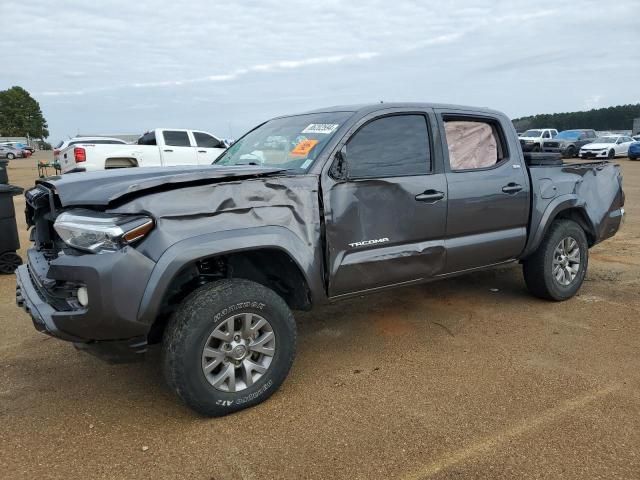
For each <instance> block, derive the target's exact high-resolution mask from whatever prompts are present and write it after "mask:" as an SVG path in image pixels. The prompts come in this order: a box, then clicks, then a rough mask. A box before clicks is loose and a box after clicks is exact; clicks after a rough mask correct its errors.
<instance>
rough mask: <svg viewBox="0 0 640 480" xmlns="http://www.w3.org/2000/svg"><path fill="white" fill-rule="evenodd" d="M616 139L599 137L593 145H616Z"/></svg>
mask: <svg viewBox="0 0 640 480" xmlns="http://www.w3.org/2000/svg"><path fill="white" fill-rule="evenodd" d="M616 140H618V137H600V138H598V139H597V140H596V141H595V142H593V143H616Z"/></svg>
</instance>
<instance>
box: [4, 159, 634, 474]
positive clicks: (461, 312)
mask: <svg viewBox="0 0 640 480" xmlns="http://www.w3.org/2000/svg"><path fill="white" fill-rule="evenodd" d="M50 155H51V154H50V153H49V154H48V155H46V154H45V153H44V152H43V153H39V154H38V156H36V157H35V159H38V158H48V156H50ZM35 159H34V158H33V157H32V158H30V159H27V160H14V161H12V162H11V164H10V166H9V175H10V178H11V181H12V183H15V184H18V185H21V186H24V187H26V186H30V185H32V184H33V180H34V178H35V177H36V169H35ZM619 163H620V164H621V165H622V167H623V169H624V175H625V182H624V187H625V191H626V194H627V205H626V210H627V212H628V215H627V221H626V224H625V226H624V227H623V230H622V231H621V232H620V233H619V234H618V235H617V236H616V237H614V238H613V239H612V240H609V241H606V242H604V243H603V244H601V245H599V246H597V247H595V248H594V249H593V250H592V251H591V259H590V267H589V272H588V274H587V281H586V282H585V284H584V286H583V288H582V290H581V292H580V294H579V296H577V297H576V298H574V299H572V300H570V301H568V302H564V303H548V302H544V301H541V300H537V299H535V298H533V297H531V296H530V295H529V294H528V293H527V291H526V290H525V286H524V281H523V280H522V276H521V271H520V268H519V267H518V266H517V265H514V266H512V267H508V268H501V269H498V270H493V271H488V272H482V273H476V274H472V275H469V276H467V277H461V278H458V279H455V280H447V281H443V282H439V283H432V284H427V285H422V286H417V287H410V288H405V289H401V290H397V291H394V292H391V293H386V294H380V295H375V296H373V297H363V298H361V299H356V300H352V301H345V302H342V303H339V304H336V305H333V306H330V307H327V308H323V309H320V310H316V311H314V312H313V313H312V314H304V315H303V314H298V315H297V319H298V324H299V330H300V343H299V348H298V356H297V359H296V362H295V363H294V366H293V369H292V371H291V374H290V376H289V379H288V380H287V381H286V382H285V384H284V385H283V387H282V388H281V389H280V391H279V392H278V393H276V394H275V395H274V396H273V397H272V398H271V400H269V401H267V402H266V403H263V404H261V405H259V406H257V407H255V408H253V409H250V410H245V411H243V412H241V413H238V414H235V415H232V416H229V417H225V418H222V419H203V418H200V417H198V416H196V415H195V414H193V413H192V412H191V411H190V410H188V409H187V408H186V407H183V406H182V405H180V404H179V403H177V401H176V400H175V399H174V398H173V397H172V394H171V393H170V392H169V391H168V390H167V389H166V387H165V386H164V383H163V379H162V377H161V375H160V371H159V368H158V362H159V355H158V352H157V351H154V352H152V353H151V354H150V355H148V356H147V358H146V360H145V362H144V363H139V364H133V365H119V366H113V365H108V364H105V363H102V362H101V361H100V360H97V359H95V358H93V357H91V356H88V355H86V354H84V353H81V352H77V351H76V350H74V348H73V347H72V346H71V345H69V344H66V343H63V342H60V341H57V340H54V339H50V338H49V337H47V336H45V335H42V334H39V333H37V332H36V331H35V330H34V328H33V327H32V325H31V321H30V320H29V318H28V316H27V315H26V314H25V313H24V312H22V310H20V309H18V307H16V306H15V303H14V289H15V278H14V277H13V276H3V277H0V472H1V473H0V477H4V478H7V479H9V478H10V479H21V478H24V479H33V478H65V479H71V478H83V479H84V478H110V479H111V478H196V479H207V480H209V479H216V480H222V479H263V478H292V479H294V478H295V479H301V478H321V479H329V478H350V479H359V478H362V479H371V478H399V479H421V478H484V479H486V478H510V479H511V478H551V479H557V478H575V479H585V478H589V479H594V478H607V479H609V478H636V479H637V478H640V473H639V472H640V359H639V345H640V323H639V321H640V315H639V312H640V295H639V294H640V214H639V213H638V212H639V211H640V203H639V202H640V200H639V199H640V162H631V161H629V160H627V159H621V160H619ZM15 204H16V210H18V212H19V214H18V216H19V225H20V228H21V235H22V241H23V247H26V246H27V233H26V231H25V226H24V220H23V218H22V214H21V212H22V210H23V208H24V199H23V198H22V197H16V198H15ZM23 251H24V248H23ZM23 253H24V252H23ZM491 289H498V291H496V292H494V291H492V290H491Z"/></svg>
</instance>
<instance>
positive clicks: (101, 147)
mask: <svg viewBox="0 0 640 480" xmlns="http://www.w3.org/2000/svg"><path fill="white" fill-rule="evenodd" d="M226 148H227V145H226V143H225V142H224V141H223V140H220V139H218V138H217V137H215V136H213V135H211V134H210V133H207V132H201V131H198V130H183V129H166V128H156V129H155V130H151V131H149V132H147V133H145V134H144V135H142V136H141V137H140V138H139V139H138V142H137V143H136V144H127V145H109V144H104V143H98V142H84V143H77V144H75V145H73V146H70V147H68V148H67V149H66V150H64V151H63V153H62V158H61V161H60V167H61V169H62V173H70V172H89V171H95V170H110V169H113V168H131V167H169V166H171V167H173V166H180V165H210V164H211V163H213V161H214V160H215V159H216V158H218V157H219V156H220V154H222V153H223V152H224V151H225V150H226Z"/></svg>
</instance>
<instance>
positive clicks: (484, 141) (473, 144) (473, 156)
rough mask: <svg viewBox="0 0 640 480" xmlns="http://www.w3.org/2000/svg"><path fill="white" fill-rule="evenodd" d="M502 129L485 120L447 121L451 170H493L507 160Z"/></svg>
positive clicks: (446, 128)
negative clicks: (491, 168) (501, 139)
mask: <svg viewBox="0 0 640 480" xmlns="http://www.w3.org/2000/svg"><path fill="white" fill-rule="evenodd" d="M498 128H499V127H498V126H496V125H493V124H492V123H489V122H486V121H482V120H471V121H469V120H445V123H444V130H445V135H446V137H447V147H448V149H449V165H450V167H451V170H453V171H456V170H473V169H481V168H490V167H492V166H494V165H496V164H497V163H500V162H501V161H502V159H503V158H504V147H503V145H502V143H501V141H500V138H501V137H500V136H499V135H498V131H497V129H498Z"/></svg>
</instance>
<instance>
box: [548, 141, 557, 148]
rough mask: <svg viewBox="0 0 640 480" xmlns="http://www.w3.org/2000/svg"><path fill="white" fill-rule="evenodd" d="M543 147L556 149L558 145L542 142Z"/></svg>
mask: <svg viewBox="0 0 640 480" xmlns="http://www.w3.org/2000/svg"><path fill="white" fill-rule="evenodd" d="M544 146H545V147H550V148H558V147H559V146H560V144H559V143H558V142H544Z"/></svg>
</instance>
